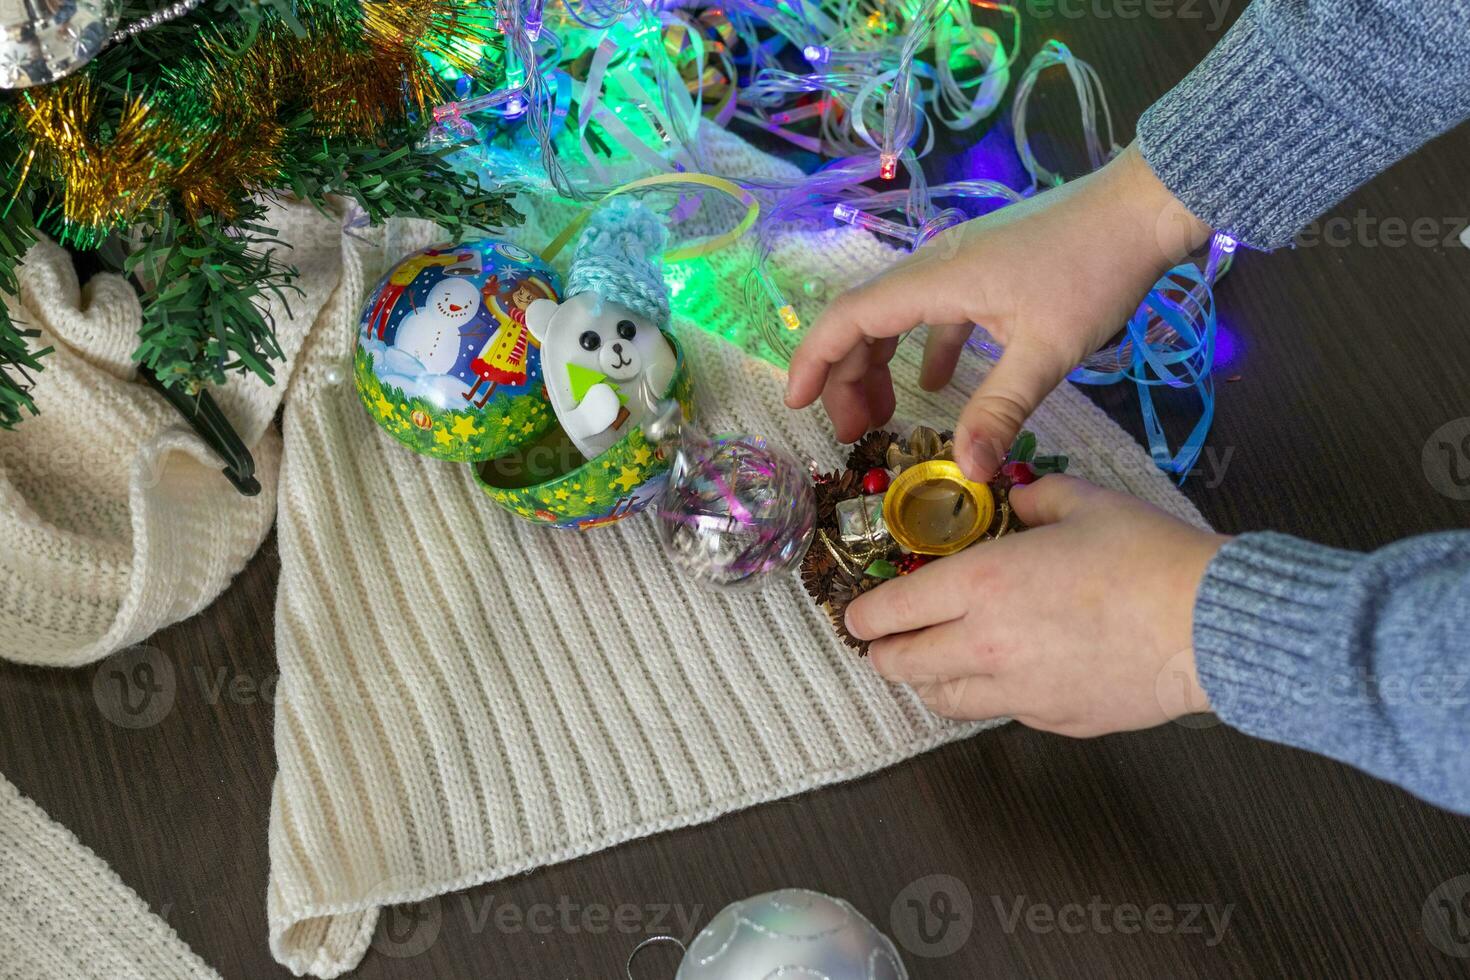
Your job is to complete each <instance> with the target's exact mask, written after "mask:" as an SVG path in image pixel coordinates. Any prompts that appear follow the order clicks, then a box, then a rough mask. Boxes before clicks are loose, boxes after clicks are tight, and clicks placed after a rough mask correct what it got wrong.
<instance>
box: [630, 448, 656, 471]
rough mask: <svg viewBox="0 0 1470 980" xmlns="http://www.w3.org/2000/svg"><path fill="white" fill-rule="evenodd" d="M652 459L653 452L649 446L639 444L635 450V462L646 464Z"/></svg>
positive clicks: (641, 464)
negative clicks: (649, 449)
mask: <svg viewBox="0 0 1470 980" xmlns="http://www.w3.org/2000/svg"><path fill="white" fill-rule="evenodd" d="M650 459H653V453H651V452H649V451H648V447H647V446H639V447H638V448H637V449H635V450H633V462H635V463H637V464H638V465H639V466H643V465H645V464H646V463H647V462H648V461H649V460H650Z"/></svg>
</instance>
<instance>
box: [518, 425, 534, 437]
mask: <svg viewBox="0 0 1470 980" xmlns="http://www.w3.org/2000/svg"><path fill="white" fill-rule="evenodd" d="M521 431H522V432H524V433H526V434H527V435H530V434H531V433H532V432H535V431H536V427H535V426H534V425H532V424H531V423H530V422H527V423H526V424H525V425H523V426H521Z"/></svg>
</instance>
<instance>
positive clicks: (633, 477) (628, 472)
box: [613, 466, 643, 490]
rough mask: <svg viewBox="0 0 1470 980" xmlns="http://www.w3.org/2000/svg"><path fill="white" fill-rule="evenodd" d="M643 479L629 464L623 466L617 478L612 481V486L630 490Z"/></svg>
mask: <svg viewBox="0 0 1470 980" xmlns="http://www.w3.org/2000/svg"><path fill="white" fill-rule="evenodd" d="M642 480H643V478H642V475H641V474H640V473H639V472H638V471H637V470H635V469H633V467H631V466H624V467H623V468H622V472H620V473H619V474H618V478H617V479H616V480H614V481H613V486H615V487H622V488H623V489H624V490H632V489H633V488H634V487H636V486H637V485H638V484H639V483H641V482H642Z"/></svg>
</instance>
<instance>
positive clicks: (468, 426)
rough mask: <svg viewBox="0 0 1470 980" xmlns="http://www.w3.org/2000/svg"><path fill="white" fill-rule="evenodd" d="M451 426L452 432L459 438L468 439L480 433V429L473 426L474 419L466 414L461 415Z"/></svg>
mask: <svg viewBox="0 0 1470 980" xmlns="http://www.w3.org/2000/svg"><path fill="white" fill-rule="evenodd" d="M451 428H452V429H453V430H454V434H455V435H457V436H459V437H460V438H461V439H468V438H470V437H471V436H477V435H479V434H480V430H479V429H477V428H475V420H474V419H472V418H470V417H469V416H468V415H461V416H460V417H459V419H458V420H457V421H456V422H455V423H454V425H453V426H451Z"/></svg>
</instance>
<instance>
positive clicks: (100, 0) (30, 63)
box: [0, 0, 118, 89]
mask: <svg viewBox="0 0 1470 980" xmlns="http://www.w3.org/2000/svg"><path fill="white" fill-rule="evenodd" d="M117 15H118V10H117V4H116V3H115V2H113V0H0V88H4V89H18V88H30V87H31V86H33V85H45V84H47V83H48V82H54V81H56V80H57V79H58V78H61V77H63V76H65V75H69V74H71V73H72V72H74V71H76V70H77V69H78V68H80V67H82V66H83V65H85V64H86V63H87V62H89V61H91V60H92V59H93V58H94V57H96V55H97V52H99V51H101V50H102V48H103V47H104V46H105V45H106V44H107V40H108V38H110V37H111V36H112V31H113V28H114V27H116V26H117Z"/></svg>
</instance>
